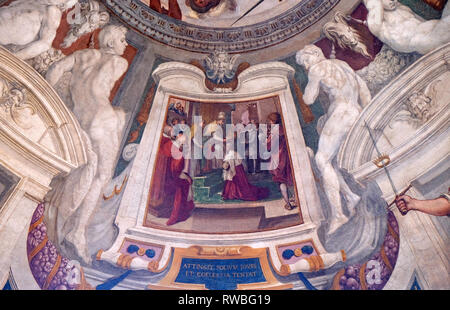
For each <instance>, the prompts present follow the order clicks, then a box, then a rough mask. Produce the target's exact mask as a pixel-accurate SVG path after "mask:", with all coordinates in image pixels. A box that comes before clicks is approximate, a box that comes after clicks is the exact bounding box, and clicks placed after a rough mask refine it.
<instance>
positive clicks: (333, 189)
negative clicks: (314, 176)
mask: <svg viewBox="0 0 450 310" xmlns="http://www.w3.org/2000/svg"><path fill="white" fill-rule="evenodd" d="M345 106H346V105H345V103H341V106H340V107H338V108H336V110H335V112H334V113H333V114H332V115H331V116H330V117H329V119H328V120H327V122H326V123H325V125H324V127H323V130H322V134H321V135H320V139H319V148H318V151H317V153H316V156H315V161H316V165H317V168H318V169H319V171H320V173H321V175H322V183H323V186H324V190H325V194H326V196H327V198H328V200H329V202H330V204H331V212H332V218H331V223H330V228H329V233H333V232H335V231H336V230H337V229H338V228H339V227H340V226H342V225H343V224H345V223H346V222H347V221H348V218H347V217H346V216H345V215H344V213H343V210H342V203H341V197H340V190H341V181H343V180H342V178H341V179H340V178H339V175H338V173H337V172H336V171H335V170H334V167H333V165H332V163H331V162H332V160H333V158H334V157H335V156H336V154H337V152H338V150H339V147H340V146H341V143H342V140H343V139H344V138H345V136H346V134H347V132H348V130H349V129H350V127H351V125H352V124H353V121H354V117H351V116H352V112H353V111H351V110H347V109H346V107H345ZM353 114H355V113H353ZM355 115H356V116H357V114H355Z"/></svg>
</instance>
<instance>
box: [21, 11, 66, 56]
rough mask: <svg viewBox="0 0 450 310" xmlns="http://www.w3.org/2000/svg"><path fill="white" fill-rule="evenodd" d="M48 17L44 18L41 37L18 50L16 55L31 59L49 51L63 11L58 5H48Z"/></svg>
mask: <svg viewBox="0 0 450 310" xmlns="http://www.w3.org/2000/svg"><path fill="white" fill-rule="evenodd" d="M46 13H47V14H46V17H44V18H43V19H42V25H41V30H40V31H39V39H38V40H36V41H34V42H31V43H30V44H28V45H26V47H25V48H23V49H21V50H20V51H18V52H16V53H15V55H16V56H17V57H19V58H21V59H24V60H26V59H30V58H33V57H36V56H38V55H40V54H42V53H44V52H46V51H48V50H49V49H50V48H51V46H52V43H53V40H54V39H55V36H56V30H57V29H58V27H59V23H60V21H61V16H62V15H61V12H60V11H59V9H58V8H56V7H53V6H51V7H48V8H47V11H46Z"/></svg>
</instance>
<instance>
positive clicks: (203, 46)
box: [103, 0, 340, 53]
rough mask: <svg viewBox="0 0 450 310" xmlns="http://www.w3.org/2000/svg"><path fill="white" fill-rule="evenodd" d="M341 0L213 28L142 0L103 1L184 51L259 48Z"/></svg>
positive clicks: (310, 0)
mask: <svg viewBox="0 0 450 310" xmlns="http://www.w3.org/2000/svg"><path fill="white" fill-rule="evenodd" d="M339 2H340V1H339V0H303V1H300V2H299V4H297V5H296V6H294V7H293V8H292V9H290V10H288V11H286V12H284V13H283V14H280V15H278V16H277V17H274V18H271V19H268V20H266V21H264V22H261V23H256V24H253V25H248V26H242V27H233V28H213V27H202V26H197V25H193V24H188V23H186V22H183V21H179V20H176V19H173V18H171V17H168V16H165V15H161V14H159V13H157V12H155V11H153V10H151V9H150V8H149V7H148V6H147V5H145V4H144V3H142V2H141V1H139V0H103V3H104V4H105V5H106V7H107V8H108V9H109V10H111V11H112V12H113V13H114V14H115V15H117V16H118V17H119V18H120V19H122V21H124V22H125V23H127V24H128V25H130V26H131V27H133V28H134V29H136V30H138V31H140V32H141V33H143V34H144V35H146V36H149V37H151V38H152V39H154V40H156V41H158V42H160V43H163V44H167V45H169V46H172V47H176V48H181V49H184V50H188V51H192V52H199V53H210V52H212V51H215V50H223V51H225V52H227V53H239V52H249V51H255V50H260V49H263V48H266V47H269V46H272V45H275V44H278V43H281V42H283V41H286V40H288V39H290V38H292V37H293V36H295V35H298V34H299V33H301V32H303V31H305V30H306V29H307V28H309V27H310V26H312V25H313V24H314V23H316V22H317V21H319V20H320V19H321V18H322V17H324V16H325V15H326V14H327V13H329V12H330V10H331V9H333V7H335V6H336V5H337V4H338V3H339Z"/></svg>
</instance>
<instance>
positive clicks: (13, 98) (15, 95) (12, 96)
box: [9, 88, 25, 106]
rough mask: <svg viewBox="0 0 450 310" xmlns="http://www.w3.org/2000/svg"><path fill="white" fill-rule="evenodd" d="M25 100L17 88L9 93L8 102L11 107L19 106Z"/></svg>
mask: <svg viewBox="0 0 450 310" xmlns="http://www.w3.org/2000/svg"><path fill="white" fill-rule="evenodd" d="M24 100H25V95H24V93H23V91H21V90H20V89H17V88H13V89H11V90H10V91H9V102H10V103H11V105H13V106H20V105H21V104H22V103H23V101H24Z"/></svg>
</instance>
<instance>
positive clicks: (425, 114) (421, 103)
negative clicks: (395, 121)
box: [406, 92, 433, 122]
mask: <svg viewBox="0 0 450 310" xmlns="http://www.w3.org/2000/svg"><path fill="white" fill-rule="evenodd" d="M406 108H407V109H408V111H409V112H410V113H411V115H412V116H413V117H414V118H417V119H419V120H420V121H422V122H426V121H428V120H429V119H430V118H431V116H433V115H432V111H431V109H432V100H431V98H430V97H428V96H427V95H425V94H424V93H422V92H415V93H413V94H412V95H411V96H409V98H408V100H406Z"/></svg>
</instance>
